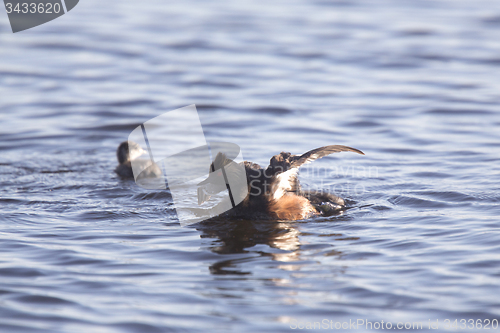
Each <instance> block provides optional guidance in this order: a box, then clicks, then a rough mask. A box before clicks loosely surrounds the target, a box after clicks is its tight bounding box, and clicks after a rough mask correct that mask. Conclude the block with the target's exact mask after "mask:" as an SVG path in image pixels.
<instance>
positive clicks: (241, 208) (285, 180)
mask: <svg viewBox="0 0 500 333" xmlns="http://www.w3.org/2000/svg"><path fill="white" fill-rule="evenodd" d="M343 151H350V152H355V153H358V154H361V155H364V153H363V152H362V151H361V150H359V149H355V148H351V147H347V146H342V145H330V146H324V147H320V148H316V149H313V150H311V151H308V152H306V153H304V154H302V155H292V154H291V153H288V152H281V153H280V154H278V155H275V156H273V157H272V158H271V160H270V162H269V166H268V167H267V168H265V169H264V168H262V167H261V166H260V165H258V164H256V163H252V162H249V161H244V162H241V163H240V164H239V165H243V166H244V169H245V171H246V181H247V185H248V194H247V195H246V196H245V198H244V199H243V200H242V201H241V202H240V203H239V204H237V205H236V206H234V207H233V208H232V209H230V210H229V211H227V212H226V213H225V214H226V215H228V216H231V217H243V218H263V219H275V220H301V219H306V218H309V217H311V216H316V215H333V214H336V213H339V212H341V211H342V210H343V209H344V208H345V201H344V199H342V198H340V197H338V196H336V195H334V194H331V193H327V192H321V191H304V190H302V189H301V186H300V183H299V179H298V171H299V168H300V167H301V166H302V165H304V164H306V163H310V162H312V161H315V160H317V159H319V158H322V157H324V156H327V155H330V154H333V153H338V152H343ZM232 165H233V166H234V165H236V164H235V163H233V161H232V160H230V159H228V158H226V156H225V154H223V153H221V152H219V153H218V154H217V156H216V157H215V159H214V161H213V162H212V164H211V165H210V170H209V176H208V178H207V179H205V180H204V181H202V182H200V183H199V184H198V186H199V188H198V203H199V204H202V203H203V202H205V201H207V200H208V199H209V198H210V195H211V194H215V193H218V192H220V191H222V190H224V189H225V187H224V188H220V185H218V186H219V187H217V186H216V185H215V184H221V182H220V181H217V180H216V178H217V177H219V178H220V177H222V172H221V169H222V167H224V171H225V173H226V174H228V175H231V174H232V173H235V172H238V170H241V168H235V167H232ZM232 176H233V177H237V176H241V175H237V174H236V175H235V174H233V175H232ZM224 177H226V176H224ZM228 177H229V176H228Z"/></svg>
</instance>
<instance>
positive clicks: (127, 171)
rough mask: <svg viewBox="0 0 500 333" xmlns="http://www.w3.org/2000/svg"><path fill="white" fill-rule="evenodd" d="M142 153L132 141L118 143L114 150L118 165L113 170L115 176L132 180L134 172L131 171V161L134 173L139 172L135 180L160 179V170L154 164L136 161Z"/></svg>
mask: <svg viewBox="0 0 500 333" xmlns="http://www.w3.org/2000/svg"><path fill="white" fill-rule="evenodd" d="M144 152H145V151H144V149H142V148H141V146H139V144H137V143H135V142H133V141H123V142H122V143H120V145H119V146H118V149H117V150H116V157H117V158H118V163H119V164H118V166H117V167H116V169H115V172H116V174H117V175H118V176H120V177H122V178H125V179H134V172H133V171H132V161H134V168H136V172H139V171H140V173H139V175H138V176H137V179H142V178H159V177H161V176H162V172H161V169H160V168H159V167H158V165H157V164H156V163H154V162H152V161H151V160H146V159H137V158H138V157H139V156H141V155H142V154H144Z"/></svg>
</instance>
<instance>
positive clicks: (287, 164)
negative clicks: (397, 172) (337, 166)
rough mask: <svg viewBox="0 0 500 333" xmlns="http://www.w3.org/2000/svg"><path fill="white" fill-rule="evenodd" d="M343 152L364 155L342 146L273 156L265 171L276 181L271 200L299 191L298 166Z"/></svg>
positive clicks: (357, 150)
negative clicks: (300, 153) (299, 153)
mask: <svg viewBox="0 0 500 333" xmlns="http://www.w3.org/2000/svg"><path fill="white" fill-rule="evenodd" d="M343 151H352V152H355V153H358V154H361V155H364V153H363V152H362V151H361V150H359V149H355V148H351V147H347V146H342V145H331V146H324V147H320V148H316V149H313V150H310V151H308V152H307V153H304V154H302V155H291V154H290V153H285V152H281V153H280V154H279V155H275V156H273V157H272V158H271V161H270V163H269V166H268V167H267V170H266V172H267V174H268V175H273V177H276V180H277V181H276V182H273V183H274V184H275V186H274V188H273V189H272V190H271V191H272V193H273V199H275V200H277V199H279V198H281V197H282V196H283V195H284V194H285V193H286V192H298V191H300V184H299V180H298V177H297V176H298V171H299V167H300V166H302V165H304V164H307V163H310V162H312V161H315V160H317V159H319V158H322V157H324V156H327V155H330V154H333V153H340V152H343Z"/></svg>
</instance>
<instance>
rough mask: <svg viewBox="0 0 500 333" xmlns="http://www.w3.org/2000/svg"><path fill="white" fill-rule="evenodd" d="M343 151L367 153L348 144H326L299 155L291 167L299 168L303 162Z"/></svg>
mask: <svg viewBox="0 0 500 333" xmlns="http://www.w3.org/2000/svg"><path fill="white" fill-rule="evenodd" d="M342 151H352V152H354V153H358V154H361V155H364V154H365V153H363V152H362V151H361V150H359V149H356V148H351V147H347V146H341V145H331V146H324V147H320V148H316V149H313V150H310V151H308V152H307V153H304V154H302V155H301V156H299V157H298V158H297V159H295V160H294V161H293V162H292V164H291V166H290V167H291V168H298V167H300V166H301V165H302V164H306V163H310V162H312V161H315V160H317V159H319V158H322V157H324V156H327V155H330V154H333V153H340V152H342Z"/></svg>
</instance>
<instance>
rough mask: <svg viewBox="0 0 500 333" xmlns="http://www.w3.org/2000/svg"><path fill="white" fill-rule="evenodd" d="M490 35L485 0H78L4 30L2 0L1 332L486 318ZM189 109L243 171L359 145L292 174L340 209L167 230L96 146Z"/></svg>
mask: <svg viewBox="0 0 500 333" xmlns="http://www.w3.org/2000/svg"><path fill="white" fill-rule="evenodd" d="M499 34H500V2H498V1H488V0H478V1H459V0H453V1H451V0H450V1H447V0H433V1H424V0H421V1H404V0H386V1H382V0H375V1H372V0H353V1H346V0H338V1H333V0H332V1H328V0H291V1H280V0H278V1H272V2H270V1H261V0H252V1H250V0H242V1H237V2H236V1H226V0H222V1H217V2H207V1H196V0H190V1H182V2H174V1H158V0H148V1H142V2H111V3H107V2H102V1H95V0H82V1H80V3H79V5H78V6H77V7H76V8H75V9H73V10H72V11H71V12H70V13H69V14H67V15H64V16H63V17H61V18H59V19H56V20H54V21H52V22H50V23H47V24H45V25H42V26H39V27H36V28H33V29H31V30H28V31H24V32H21V33H17V34H12V32H11V30H10V26H9V25H8V18H7V15H6V14H5V11H4V10H0V45H1V46H0V124H1V129H0V331H2V332H141V333H142V332H206V331H212V332H229V331H231V332H233V331H236V332H257V331H261V332H271V331H272V332H286V331H292V328H294V327H296V328H297V329H298V327H297V324H298V323H299V322H301V323H306V322H313V321H321V320H323V319H327V320H333V321H335V322H345V321H349V320H356V319H364V320H371V321H379V322H380V321H382V320H383V321H384V322H392V323H394V325H395V324H396V323H397V322H403V323H405V322H414V321H420V322H422V323H423V324H424V329H420V330H418V331H420V332H423V331H426V330H428V321H429V319H430V320H432V321H433V322H435V321H436V320H439V325H440V328H443V327H444V320H445V319H451V320H455V319H458V320H460V319H466V320H470V319H472V320H474V321H477V320H482V323H483V325H484V323H485V321H484V320H485V319H487V320H490V321H492V320H494V319H496V320H499V319H500V301H499V299H498V290H499V288H500V242H499V240H500V235H499V227H500V221H499V218H498V215H499V213H500V209H499V203H500V193H499V185H498V184H499V183H500V167H499V163H498V162H499V160H500V131H499V128H500V112H499V110H498V103H499V102H500V80H499V75H498V73H499V70H500V39H499V38H498V36H499ZM193 103H195V104H196V105H197V107H198V111H199V114H200V117H201V120H202V123H203V128H204V131H205V134H206V137H207V139H208V140H222V141H224V140H225V141H230V142H233V143H236V144H238V145H239V146H240V147H241V149H242V152H243V156H244V158H245V159H247V160H251V161H254V162H257V163H260V164H261V165H267V163H268V161H269V158H270V157H271V156H273V155H275V154H277V153H279V152H281V151H290V152H292V153H296V154H299V153H303V152H305V151H308V150H310V149H313V148H316V147H319V146H323V145H327V144H344V145H349V146H352V147H355V148H358V149H361V150H363V151H364V152H365V153H366V156H356V155H355V154H350V153H343V154H337V155H335V156H332V157H328V158H324V159H322V160H319V161H317V162H315V163H314V164H311V165H310V167H308V168H304V170H303V172H302V180H303V183H304V184H305V186H306V187H308V188H317V187H319V188H332V189H334V190H335V191H336V192H337V193H338V194H341V195H343V196H344V197H346V198H348V199H350V200H352V202H354V206H355V208H353V209H351V210H348V211H347V212H346V213H345V214H343V215H341V216H334V217H329V218H313V219H310V220H307V221H300V222H280V223H270V222H259V221H239V222H237V221H235V222H233V223H230V222H227V221H225V222H224V221H219V222H215V223H212V224H204V223H201V224H194V225H191V226H189V227H180V226H179V225H178V223H177V222H176V221H175V216H173V215H172V202H171V200H170V196H169V194H168V193H167V192H165V191H152V190H144V189H141V188H140V187H138V186H137V185H136V184H135V183H134V182H133V181H124V180H121V179H119V178H118V177H117V176H116V175H115V174H114V173H113V169H114V167H115V166H116V164H117V162H116V157H115V149H116V147H117V146H118V144H119V143H120V142H121V141H123V140H126V139H127V137H128V134H129V133H130V131H131V130H132V129H134V128H135V127H136V126H137V125H138V124H140V123H142V122H144V121H147V120H149V119H150V118H153V117H155V116H158V115H160V114H162V113H164V112H166V111H170V110H174V109H176V108H179V107H182V106H185V105H189V104H193ZM313 167H314V168H313ZM315 170H316V171H315ZM318 170H326V171H325V172H323V171H322V172H323V173H322V172H318ZM301 325H302V324H301ZM459 325H460V322H459ZM475 325H476V322H474V326H471V324H470V323H469V322H467V328H466V329H458V331H477V330H479V329H478V328H477V326H475ZM471 327H473V328H471ZM489 327H490V329H493V328H494V326H492V325H491V324H490V326H489ZM415 330H416V329H415ZM357 331H359V332H362V331H373V330H370V329H369V328H366V327H365V326H362V327H359V328H358V330H357ZM379 331H380V330H379ZM407 331H411V329H409V330H407ZM434 331H435V330H434Z"/></svg>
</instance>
